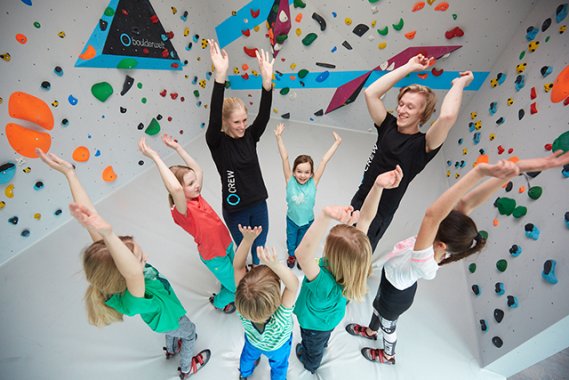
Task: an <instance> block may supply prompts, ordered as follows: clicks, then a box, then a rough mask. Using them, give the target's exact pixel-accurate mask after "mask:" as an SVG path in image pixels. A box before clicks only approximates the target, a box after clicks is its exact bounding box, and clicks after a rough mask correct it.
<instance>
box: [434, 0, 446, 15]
mask: <svg viewBox="0 0 569 380" xmlns="http://www.w3.org/2000/svg"><path fill="white" fill-rule="evenodd" d="M447 9H448V3H447V2H445V1H443V2H442V3H439V4H438V5H437V6H436V7H435V11H440V12H444V11H446V10H447Z"/></svg>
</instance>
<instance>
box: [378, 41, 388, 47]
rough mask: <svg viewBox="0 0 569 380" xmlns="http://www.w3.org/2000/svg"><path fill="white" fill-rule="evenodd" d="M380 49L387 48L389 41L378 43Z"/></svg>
mask: <svg viewBox="0 0 569 380" xmlns="http://www.w3.org/2000/svg"><path fill="white" fill-rule="evenodd" d="M377 47H378V48H379V49H385V48H386V47H387V42H385V41H383V42H380V43H378V44H377Z"/></svg>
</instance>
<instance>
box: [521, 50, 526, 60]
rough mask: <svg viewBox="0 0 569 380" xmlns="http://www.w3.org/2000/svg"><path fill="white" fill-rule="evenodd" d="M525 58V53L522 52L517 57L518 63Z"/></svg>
mask: <svg viewBox="0 0 569 380" xmlns="http://www.w3.org/2000/svg"><path fill="white" fill-rule="evenodd" d="M525 56H526V51H525V50H523V51H522V52H521V53H520V56H519V59H520V61H521V60H522V59H524V57H525Z"/></svg>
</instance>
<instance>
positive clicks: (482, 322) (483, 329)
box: [480, 319, 488, 332]
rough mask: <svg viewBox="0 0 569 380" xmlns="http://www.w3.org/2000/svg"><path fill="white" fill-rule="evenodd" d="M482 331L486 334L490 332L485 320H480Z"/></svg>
mask: <svg viewBox="0 0 569 380" xmlns="http://www.w3.org/2000/svg"><path fill="white" fill-rule="evenodd" d="M480 330H482V331H484V332H486V331H488V326H486V321H485V320H484V319H481V320H480Z"/></svg>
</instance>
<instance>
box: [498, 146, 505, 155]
mask: <svg viewBox="0 0 569 380" xmlns="http://www.w3.org/2000/svg"><path fill="white" fill-rule="evenodd" d="M502 153H504V147H503V146H502V145H498V154H502Z"/></svg>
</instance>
